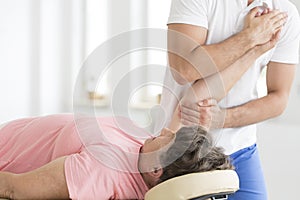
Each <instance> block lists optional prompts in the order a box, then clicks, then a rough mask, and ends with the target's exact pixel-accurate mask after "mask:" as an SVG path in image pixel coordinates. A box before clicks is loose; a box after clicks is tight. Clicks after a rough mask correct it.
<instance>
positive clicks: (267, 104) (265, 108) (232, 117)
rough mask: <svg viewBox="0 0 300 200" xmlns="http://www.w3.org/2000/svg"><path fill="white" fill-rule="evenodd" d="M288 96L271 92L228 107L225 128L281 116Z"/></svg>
mask: <svg viewBox="0 0 300 200" xmlns="http://www.w3.org/2000/svg"><path fill="white" fill-rule="evenodd" d="M287 101H288V96H284V97H283V96H280V95H278V94H276V93H270V94H268V95H267V96H265V97H263V98H260V99H257V100H253V101H250V102H248V103H246V104H244V105H241V106H237V107H233V108H229V109H226V118H225V124H224V128H235V127H241V126H247V125H251V124H256V123H259V122H262V121H265V120H268V119H271V118H274V117H277V116H279V115H280V114H281V113H282V112H283V111H284V109H285V107H286V104H287Z"/></svg>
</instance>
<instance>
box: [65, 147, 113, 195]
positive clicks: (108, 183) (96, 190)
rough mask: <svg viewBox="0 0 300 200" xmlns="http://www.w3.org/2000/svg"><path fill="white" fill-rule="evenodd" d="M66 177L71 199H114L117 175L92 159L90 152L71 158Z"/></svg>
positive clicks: (66, 164) (74, 155)
mask: <svg viewBox="0 0 300 200" xmlns="http://www.w3.org/2000/svg"><path fill="white" fill-rule="evenodd" d="M65 176H66V181H67V185H68V190H69V195H70V196H69V197H70V198H71V199H113V198H114V196H115V195H114V187H115V181H114V180H115V179H116V178H118V175H117V174H115V173H114V174H113V171H112V170H110V169H109V168H107V167H105V166H103V165H102V164H101V163H100V162H99V161H97V160H95V159H94V158H92V157H91V155H90V154H89V153H88V152H85V151H83V152H81V153H79V154H73V155H71V156H69V157H68V158H67V159H66V161H65Z"/></svg>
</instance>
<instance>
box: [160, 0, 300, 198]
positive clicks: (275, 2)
mask: <svg viewBox="0 0 300 200" xmlns="http://www.w3.org/2000/svg"><path fill="white" fill-rule="evenodd" d="M168 28H169V30H170V31H171V32H174V31H176V32H178V33H181V34H184V35H186V36H188V37H190V38H191V39H192V40H193V41H194V45H192V43H193V42H191V43H189V42H186V41H185V40H184V39H183V40H180V39H179V38H180V37H179V38H178V37H176V36H175V37H174V36H172V34H170V35H169V38H168V43H169V45H168V46H169V65H170V69H172V72H171V70H170V69H168V70H167V72H166V77H165V88H164V90H163V93H162V100H161V106H162V108H164V109H165V111H166V115H167V119H168V120H167V121H166V123H169V122H170V119H171V116H172V114H173V112H174V111H175V109H176V103H177V101H178V99H179V100H180V99H181V98H182V97H183V95H184V93H185V91H186V90H187V89H188V87H180V86H179V84H181V85H183V84H185V83H186V82H189V83H191V84H193V83H195V82H196V81H197V80H200V79H205V78H207V77H210V76H211V75H213V74H215V73H218V72H221V71H223V70H226V67H228V66H230V65H231V64H233V63H235V62H236V61H238V60H239V59H240V58H241V57H242V56H243V55H245V54H246V53H247V52H248V51H249V50H251V49H253V48H255V47H256V46H259V45H262V44H265V43H267V42H269V41H270V40H272V37H274V35H275V34H280V39H279V41H278V43H277V45H276V46H275V48H273V49H271V50H270V51H268V52H266V53H264V54H263V55H261V56H260V57H259V58H258V59H257V60H256V61H255V62H254V63H253V66H252V67H250V69H249V70H248V71H247V72H246V73H245V74H244V75H243V76H242V77H241V78H240V80H239V81H238V82H237V83H236V84H235V86H234V87H233V88H232V89H231V90H230V91H229V93H228V94H227V96H226V97H225V98H224V99H222V100H221V101H220V102H219V104H218V106H219V107H220V108H221V109H219V111H218V112H216V111H215V110H214V111H211V112H210V111H209V109H210V108H214V107H215V106H212V105H211V106H210V105H209V104H208V105H206V107H205V108H204V107H201V106H200V105H196V102H192V100H191V102H187V100H186V99H185V101H184V102H181V108H182V109H181V117H182V118H185V119H188V120H190V124H191V123H199V124H200V125H201V123H202V121H203V120H201V119H203V118H206V119H211V120H212V121H214V120H218V119H220V118H222V117H220V116H222V115H223V116H225V118H224V119H225V120H224V123H222V126H221V127H217V128H216V127H214V128H215V130H212V131H211V133H212V134H213V136H214V138H215V139H216V144H217V146H221V147H223V148H225V151H226V154H228V155H231V158H232V159H233V163H234V165H235V167H236V171H237V173H238V175H239V178H240V190H239V191H238V192H237V193H235V194H234V195H231V196H230V199H231V200H233V199H234V200H237V199H238V200H265V199H267V192H266V186H265V181H264V177H263V172H262V168H261V164H260V160H259V155H258V151H257V146H256V125H255V124H256V123H258V122H261V121H264V120H267V119H270V118H274V117H277V116H279V115H280V114H281V113H282V112H283V111H284V109H285V107H286V105H287V103H288V97H289V93H290V89H291V85H292V82H293V79H294V74H295V67H296V64H297V63H298V59H299V58H298V56H299V55H298V52H299V38H300V20H299V14H298V11H297V9H296V7H295V6H294V5H293V4H292V3H291V2H289V1H288V0H172V5H171V11H170V16H169V20H168ZM195 43H197V45H195ZM200 45H201V47H202V48H203V49H204V50H205V51H206V52H207V53H208V54H209V55H210V57H211V59H212V60H213V62H214V64H215V67H212V66H213V65H211V64H209V65H207V66H204V65H203V62H202V65H201V59H203V55H204V54H203V50H201V49H202V48H200ZM171 52H173V53H171ZM174 52H179V54H181V56H182V55H184V57H180V56H178V55H176V53H174ZM265 66H267V83H266V84H267V89H268V94H267V95H266V96H265V97H262V98H258V94H257V88H256V84H257V80H258V79H259V77H260V74H261V72H262V70H263V68H264V67H265ZM173 70H175V71H176V72H177V73H178V74H179V75H180V76H178V74H177V75H176V73H174V72H173ZM199 72H200V73H199ZM232 76H233V77H234V76H235V74H232ZM177 83H179V84H177ZM221 87H223V86H222V85H219V88H221ZM170 91H171V92H170ZM195 92H196V93H197V91H195ZM212 93H214V91H212ZM199 95H201V94H199ZM176 98H178V99H176ZM207 102H208V103H209V102H210V101H206V103H207ZM203 108H204V109H203ZM189 109H190V110H197V112H186V111H187V110H189ZM201 111H205V112H203V113H202V112H201ZM191 113H195V114H194V116H191V115H193V114H191ZM200 116H201V117H200ZM195 119H197V120H196V121H195ZM193 120H194V121H193ZM166 125H168V124H166ZM186 125H189V123H188V124H186ZM210 128H211V129H213V128H212V127H210Z"/></svg>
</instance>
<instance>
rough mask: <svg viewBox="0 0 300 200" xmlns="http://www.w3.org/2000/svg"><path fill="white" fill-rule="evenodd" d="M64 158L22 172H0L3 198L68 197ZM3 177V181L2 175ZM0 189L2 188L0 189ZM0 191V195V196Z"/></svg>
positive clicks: (0, 186)
mask: <svg viewBox="0 0 300 200" xmlns="http://www.w3.org/2000/svg"><path fill="white" fill-rule="evenodd" d="M64 161H65V158H59V159H57V160H55V161H53V162H51V163H49V164H47V165H45V166H44V167H41V168H39V169H36V170H34V171H31V172H28V173H24V174H10V173H6V174H1V173H0V180H1V181H0V188H2V186H3V188H4V189H5V191H4V192H5V193H6V194H4V195H6V196H4V195H3V197H4V198H11V199H69V193H68V189H67V184H66V180H65V176H64ZM1 176H2V177H4V179H3V180H4V181H3V180H2V177H1ZM1 184H2V185H1ZM1 190H2V189H1ZM1 192H2V191H0V197H2V196H1V195H2V193H1Z"/></svg>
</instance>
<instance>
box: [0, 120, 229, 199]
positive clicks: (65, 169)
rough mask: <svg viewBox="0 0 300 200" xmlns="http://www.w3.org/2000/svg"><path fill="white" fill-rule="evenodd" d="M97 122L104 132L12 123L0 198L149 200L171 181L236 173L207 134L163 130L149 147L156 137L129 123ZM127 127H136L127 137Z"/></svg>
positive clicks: (2, 154) (79, 125)
mask: <svg viewBox="0 0 300 200" xmlns="http://www.w3.org/2000/svg"><path fill="white" fill-rule="evenodd" d="M96 121H97V123H98V124H97V126H99V128H98V129H97V128H96V126H95V124H94V121H93V120H92V119H90V118H82V119H77V120H76V123H75V120H74V116H73V115H52V116H44V117H35V118H26V119H20V120H15V121H12V122H10V123H8V124H6V125H5V126H4V127H3V128H1V130H0V171H1V172H0V197H2V198H10V199H69V198H71V199H143V197H144V195H145V193H146V192H147V191H148V190H149V189H150V188H152V187H153V186H155V185H157V184H158V183H160V182H163V181H165V180H167V179H169V178H172V177H175V176H179V175H183V174H187V173H192V172H202V171H208V170H217V169H231V164H230V163H229V161H228V158H227V156H225V155H224V154H223V153H222V151H221V149H219V148H217V147H214V146H213V144H212V141H211V139H210V137H209V136H208V135H207V133H206V131H205V130H204V129H202V128H200V127H189V128H187V127H186V128H181V129H180V130H179V131H177V133H175V132H173V131H171V130H169V129H163V130H162V131H161V134H160V135H159V136H158V137H156V138H148V139H147V140H145V139H143V138H145V136H146V135H148V137H149V134H148V133H147V132H146V131H145V130H143V129H141V128H138V127H136V126H135V125H134V124H133V123H132V122H131V121H130V120H129V119H126V118H122V117H116V118H108V117H102V118H100V117H98V118H96ZM120 124H121V125H120ZM122 124H123V125H124V124H126V126H127V127H130V128H129V129H127V130H123V128H120V127H121V126H122ZM95 130H97V131H95ZM99 130H101V132H103V135H102V134H98V133H97V132H98V131H99ZM80 133H83V134H82V135H80ZM85 133H88V134H86V135H85ZM93 134H95V135H93ZM97 134H98V135H97ZM162 163H165V164H162Z"/></svg>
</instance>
